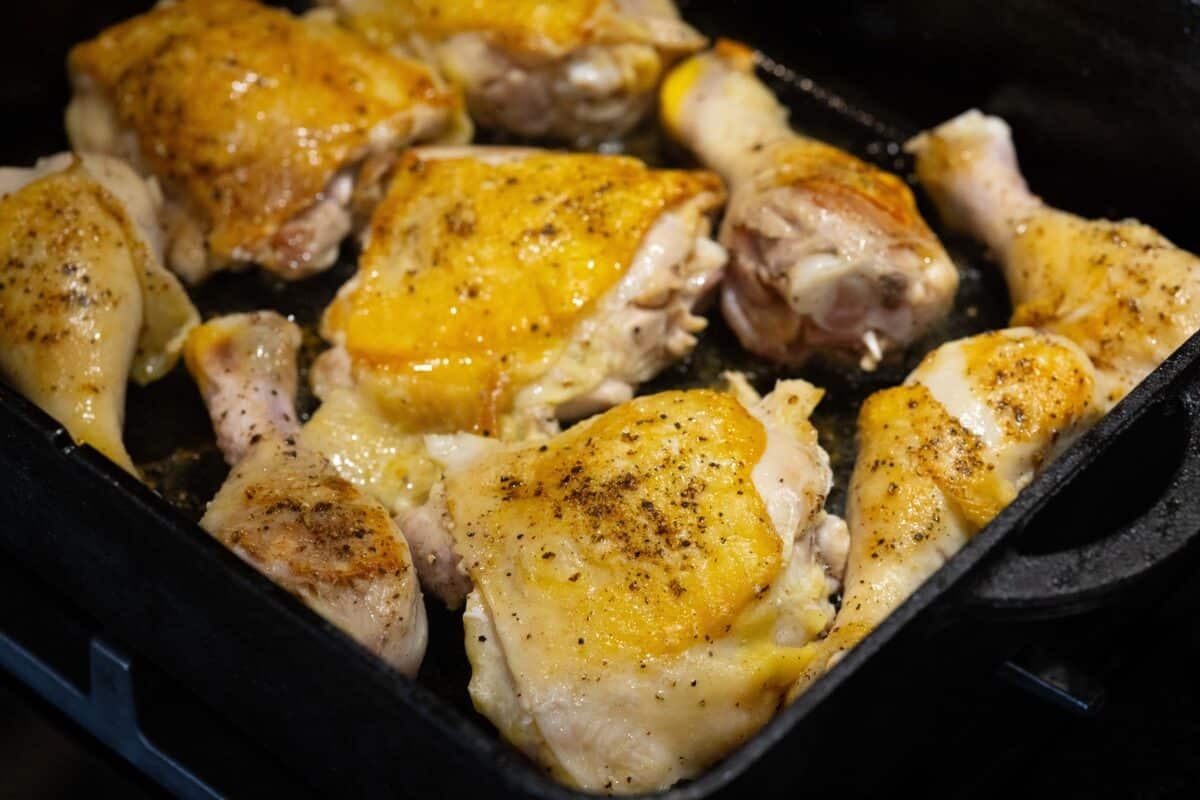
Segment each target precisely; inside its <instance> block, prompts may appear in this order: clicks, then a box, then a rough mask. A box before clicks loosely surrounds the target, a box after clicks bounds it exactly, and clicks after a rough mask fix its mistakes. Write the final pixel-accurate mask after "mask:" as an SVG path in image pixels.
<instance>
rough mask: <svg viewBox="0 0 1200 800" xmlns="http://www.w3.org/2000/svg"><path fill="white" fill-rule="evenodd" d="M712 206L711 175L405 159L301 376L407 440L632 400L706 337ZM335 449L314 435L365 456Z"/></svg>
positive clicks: (469, 158)
mask: <svg viewBox="0 0 1200 800" xmlns="http://www.w3.org/2000/svg"><path fill="white" fill-rule="evenodd" d="M721 199H722V194H721V187H720V183H719V181H718V179H717V178H716V176H715V175H712V174H710V173H706V172H698V171H680V170H651V169H648V168H646V167H645V165H643V164H642V163H641V162H639V161H636V160H634V159H632V158H625V157H618V156H598V155H570V154H562V153H548V152H543V151H537V150H510V149H496V148H461V149H450V150H445V149H440V150H439V149H417V150H413V151H410V152H409V153H408V154H406V155H405V156H404V157H403V159H402V160H401V163H400V165H399V167H398V169H397V173H396V177H395V179H394V181H393V183H392V185H391V188H390V190H389V193H388V196H387V198H386V199H385V200H384V201H383V202H382V203H381V204H380V205H379V207H378V210H377V212H376V214H375V217H374V220H373V222H372V224H371V227H370V229H369V231H368V235H367V239H366V243H365V245H364V248H363V252H362V256H361V259H360V262H359V271H358V274H357V275H356V276H355V277H354V278H353V279H352V280H351V281H350V282H348V283H347V284H346V285H345V286H344V287H343V288H342V290H341V292H340V293H339V294H338V297H337V299H336V300H335V301H334V303H333V304H332V305H331V306H330V308H329V309H328V310H327V311H326V314H325V317H324V320H323V328H322V332H323V334H324V335H325V336H326V338H327V339H329V340H330V341H331V342H333V343H334V345H335V347H334V348H333V349H332V350H330V351H328V352H327V353H326V354H324V355H323V356H322V358H321V359H320V361H319V362H318V365H317V368H316V369H315V370H314V375H315V378H316V380H315V388H316V391H317V394H318V396H320V397H321V398H322V400H325V401H327V402H328V401H332V400H333V397H332V396H333V395H334V394H336V393H338V392H341V391H345V390H352V391H355V392H357V393H358V394H359V395H360V396H361V398H362V399H361V400H360V401H359V402H358V403H357V405H358V408H359V410H360V411H361V412H365V413H368V414H372V415H376V416H382V417H383V418H384V419H386V420H387V421H388V424H389V425H391V426H393V427H394V428H395V429H396V430H397V431H399V432H400V433H402V434H414V435H421V434H425V433H453V432H456V431H471V432H475V433H481V434H484V435H491V436H499V437H501V438H506V439H515V438H522V437H525V436H529V435H535V434H542V435H544V434H547V433H553V432H554V431H556V430H557V420H559V419H576V418H579V417H583V416H586V415H588V414H591V413H594V412H596V411H599V410H603V409H605V408H608V407H610V406H612V405H615V404H617V403H621V402H624V401H626V400H629V399H630V398H631V397H632V396H633V389H634V386H635V385H636V384H638V383H640V382H642V381H645V380H648V379H649V378H651V377H653V376H654V375H655V374H656V373H658V372H659V371H660V370H661V369H662V368H663V367H665V366H666V365H667V364H669V363H671V362H672V361H674V360H676V359H678V358H681V357H683V356H684V355H686V354H687V353H688V352H690V351H691V349H692V347H693V346H694V345H695V343H696V337H695V335H696V333H698V332H699V331H700V330H702V329H703V328H704V325H705V320H704V319H703V318H701V317H698V316H695V315H694V314H693V313H692V309H693V308H694V307H695V306H696V304H697V303H698V302H700V300H701V299H702V298H703V297H704V296H705V295H706V294H707V293H708V292H709V290H710V289H711V288H712V287H713V286H714V285H715V284H716V283H717V281H718V280H719V278H720V275H721V270H722V267H723V265H724V262H725V253H724V250H723V249H722V248H721V247H720V246H719V245H717V244H716V243H714V242H713V241H711V240H710V239H709V238H708V236H709V230H710V228H709V226H710V219H709V218H710V215H711V214H712V213H713V212H715V210H716V209H717V207H718V206H719V205H720V202H721ZM346 409H347V403H346V401H344V400H338V401H337V405H336V406H335V408H334V409H333V410H331V411H330V412H329V414H334V413H336V414H337V415H338V419H337V420H336V421H330V420H329V419H328V418H325V419H322V420H320V421H319V422H318V421H317V420H314V424H319V425H320V426H321V427H322V428H325V429H326V430H329V431H330V432H331V433H333V429H334V428H340V429H341V430H343V431H344V430H346V425H345V416H344V415H343V413H342V412H343V411H345V410H346ZM324 416H325V415H324V414H322V412H318V417H324ZM364 424H366V425H373V423H364ZM372 435H373V436H376V437H377V434H372ZM337 438H342V439H346V438H348V437H344V436H342V437H338V436H336V435H329V436H327V437H326V439H327V441H329V442H330V443H331V444H333V445H334V450H330V449H326V451H325V452H326V453H327V454H330V457H331V458H334V457H335V455H337V457H338V458H341V459H342V460H344V461H347V462H353V463H357V464H362V463H364V462H365V461H369V460H371V459H373V458H374V457H375V456H373V455H372V454H371V453H370V452H365V451H366V450H376V451H377V448H374V446H373V445H372V444H370V443H369V442H368V441H367V437H366V436H358V437H355V438H356V439H357V441H348V442H347V443H346V444H343V445H342V448H343V449H342V450H340V451H337V452H335V450H336V448H337V446H336V443H335V442H333V440H334V439H337ZM376 441H378V439H377V438H376ZM400 449H404V448H400ZM421 453H423V448H418V449H416V450H412V449H411V448H409V449H408V451H406V453H404V454H401V455H402V456H403V461H405V462H409V459H410V457H415V458H420V454H421ZM335 463H336V460H335ZM422 470H423V468H422V467H421V465H419V464H418V465H415V468H414V469H412V470H409V469H406V468H404V467H403V466H394V465H389V466H383V467H373V468H371V471H372V472H373V473H375V474H380V475H383V474H387V475H393V476H394V475H397V474H405V475H408V476H411V475H413V474H415V473H420V472H422ZM353 471H354V472H358V473H361V472H362V470H361V469H360V468H356V469H354V470H353ZM344 474H347V475H348V473H344ZM425 474H428V473H425ZM431 482H432V481H429V480H426V481H424V482H418V483H417V484H416V485H415V487H414V488H413V489H412V490H411V491H410V490H409V489H407V488H406V489H404V490H403V491H402V492H401V494H402V495H404V497H403V498H398V497H397V496H396V495H394V494H391V493H388V494H385V495H383V497H384V501H385V502H386V503H388V504H389V505H391V506H392V507H393V508H395V509H396V510H399V509H400V508H401V507H403V506H405V505H407V504H408V502H409V501H410V500H411V501H413V502H417V503H420V502H422V501H423V500H424V494H425V493H426V492H428V490H429V486H430V483H431ZM393 490H394V487H393ZM405 498H407V499H405Z"/></svg>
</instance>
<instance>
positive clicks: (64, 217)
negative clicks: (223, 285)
mask: <svg viewBox="0 0 1200 800" xmlns="http://www.w3.org/2000/svg"><path fill="white" fill-rule="evenodd" d="M161 206H162V200H161V198H160V196H159V195H158V193H157V191H156V190H155V187H154V185H153V184H148V183H146V182H145V181H143V180H142V179H141V178H139V177H138V176H137V174H136V173H134V172H133V170H131V169H130V168H129V167H128V166H127V165H125V164H124V163H122V162H119V161H117V160H115V159H111V158H107V157H104V156H75V155H72V154H70V153H62V154H59V155H56V156H53V157H50V158H45V159H42V160H41V161H39V162H38V164H37V165H36V166H35V167H33V168H31V169H20V168H4V169H0V375H2V376H3V377H4V379H5V380H7V381H8V382H10V383H11V384H12V385H13V386H14V388H16V389H17V390H18V391H19V392H21V393H22V394H23V395H25V396H26V397H28V398H29V399H30V400H32V401H33V402H34V403H36V404H37V405H38V406H40V407H41V408H42V409H43V410H45V411H46V413H48V414H50V416H52V417H54V418H55V419H56V420H58V421H59V422H61V423H62V424H63V425H64V426H65V427H66V429H67V431H68V432H70V434H71V437H72V438H73V439H74V440H75V441H76V442H78V443H80V444H89V445H91V446H93V447H95V448H96V449H97V450H99V451H100V452H101V453H103V454H104V455H105V456H107V457H108V458H109V459H111V460H112V461H115V462H116V463H117V464H119V465H120V466H122V467H124V468H125V469H126V470H128V471H129V472H131V473H133V474H135V475H136V474H137V471H136V470H135V469H134V466H133V461H132V460H131V459H130V457H129V454H128V453H127V452H126V450H125V445H124V444H123V443H122V441H121V429H122V421H123V419H124V416H125V383H126V379H127V378H129V377H132V378H133V379H134V380H135V381H137V382H138V383H139V384H146V383H150V382H151V381H154V380H157V379H158V378H160V377H162V376H163V375H165V374H166V373H167V372H169V371H170V370H171V368H172V367H173V366H174V365H175V362H176V361H177V360H178V358H179V351H180V349H181V348H182V347H183V341H184V339H185V338H186V336H187V332H188V330H189V329H190V328H191V327H192V326H194V325H195V324H196V323H198V322H199V315H198V314H197V313H196V309H195V308H194V307H193V306H192V303H191V301H190V300H188V297H187V294H186V293H185V292H184V291H183V287H182V286H180V285H179V281H177V280H176V279H175V276H173V275H171V273H169V272H167V271H166V270H165V269H164V268H163V266H162V243H161V234H160V232H159V227H158V218H159V212H160V211H161Z"/></svg>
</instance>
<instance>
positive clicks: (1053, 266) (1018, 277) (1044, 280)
mask: <svg viewBox="0 0 1200 800" xmlns="http://www.w3.org/2000/svg"><path fill="white" fill-rule="evenodd" d="M907 147H908V149H909V150H910V151H911V152H913V153H915V154H916V156H917V175H918V176H919V178H920V179H921V182H922V183H923V184H924V185H925V187H926V188H927V190H928V191H929V193H930V195H931V196H932V197H933V199H934V202H935V203H936V205H937V207H938V209H939V211H940V212H941V214H942V217H943V219H944V220H945V222H946V224H947V225H949V226H950V227H952V228H954V229H956V230H959V231H961V232H963V233H966V234H969V235H971V236H974V237H976V238H978V239H980V240H981V241H983V242H984V243H985V244H986V245H987V246H988V247H989V248H990V249H991V251H992V252H993V253H994V255H995V257H996V258H997V260H999V262H1000V263H1001V265H1002V266H1003V268H1004V275H1005V278H1006V279H1007V281H1008V287H1009V292H1010V294H1011V295H1012V303H1013V309H1014V311H1013V317H1012V324H1013V325H1030V326H1033V327H1035V328H1039V329H1042V330H1047V331H1052V332H1054V333H1058V334H1062V335H1063V336H1066V337H1067V338H1068V339H1070V340H1072V341H1073V342H1075V343H1076V344H1078V345H1079V346H1080V347H1082V348H1083V350H1084V352H1086V353H1087V354H1088V356H1089V357H1090V358H1091V360H1092V363H1093V364H1094V365H1095V368H1096V379H1097V382H1098V384H1099V387H1100V400H1101V404H1102V406H1103V408H1104V409H1106V410H1107V409H1108V408H1111V407H1112V406H1113V405H1115V404H1116V403H1117V402H1118V401H1119V400H1120V399H1121V398H1122V397H1124V396H1125V395H1126V394H1128V392H1129V391H1130V390H1131V389H1132V388H1133V387H1134V386H1136V385H1137V384H1138V383H1140V382H1141V380H1142V379H1143V378H1145V377H1146V375H1148V374H1149V373H1150V372H1151V371H1153V370H1154V368H1155V367H1157V366H1158V365H1159V364H1160V363H1161V362H1162V361H1163V360H1164V359H1165V358H1166V357H1167V356H1168V355H1170V354H1171V352H1172V351H1174V350H1175V348H1177V347H1179V346H1180V345H1181V344H1183V342H1184V341H1185V340H1186V339H1187V338H1188V337H1189V336H1191V335H1192V334H1193V333H1194V332H1195V331H1196V330H1197V329H1198V328H1200V259H1198V258H1197V257H1196V256H1194V255H1192V254H1191V253H1188V252H1186V251H1184V250H1180V249H1179V248H1177V247H1175V246H1174V245H1173V244H1171V242H1169V241H1168V240H1167V239H1166V238H1165V237H1163V236H1162V235H1161V234H1159V233H1158V232H1157V231H1155V230H1154V229H1153V228H1150V227H1148V226H1146V225H1142V224H1141V223H1139V222H1137V221H1136V220H1131V219H1127V220H1123V221H1120V222H1112V221H1109V220H1086V219H1083V218H1081V217H1077V216H1075V215H1074V214H1068V213H1066V212H1063V211H1058V210H1056V209H1053V208H1049V207H1047V206H1046V205H1045V204H1044V203H1043V202H1042V201H1041V199H1040V198H1038V197H1036V196H1035V195H1033V194H1031V193H1030V191H1029V189H1028V187H1027V186H1026V185H1025V181H1024V179H1023V178H1022V177H1021V173H1020V172H1019V171H1018V168H1017V156H1016V152H1015V150H1014V149H1013V143H1012V134H1011V132H1010V131H1009V128H1008V125H1006V124H1005V123H1004V121H1003V120H1000V119H997V118H996V117H986V116H984V115H983V114H981V113H979V112H978V111H968V112H967V113H965V114H963V115H961V116H959V117H957V118H956V119H953V120H951V121H950V122H947V123H945V124H944V125H942V126H940V127H938V128H936V129H934V130H933V131H931V132H929V133H925V134H922V135H921V136H918V137H916V138H915V139H913V140H912V141H911V142H909V143H908V145H907Z"/></svg>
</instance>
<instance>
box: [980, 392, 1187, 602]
mask: <svg viewBox="0 0 1200 800" xmlns="http://www.w3.org/2000/svg"><path fill="white" fill-rule="evenodd" d="M1182 388H1183V391H1181V392H1179V394H1177V395H1176V396H1175V398H1174V399H1165V400H1163V401H1161V402H1168V403H1173V404H1177V407H1176V408H1175V409H1173V410H1174V411H1175V412H1176V413H1180V414H1182V416H1183V420H1182V428H1183V430H1182V434H1183V436H1184V439H1185V444H1184V451H1183V458H1182V462H1181V464H1180V466H1179V468H1178V469H1177V470H1176V471H1175V473H1174V475H1173V476H1172V477H1171V479H1170V481H1169V483H1168V484H1167V486H1166V488H1165V490H1164V491H1163V493H1162V494H1161V495H1160V496H1159V498H1158V499H1157V500H1156V501H1154V503H1153V505H1152V506H1151V507H1150V508H1149V509H1148V510H1147V511H1146V512H1145V513H1143V514H1142V515H1141V516H1139V517H1138V518H1137V519H1135V520H1133V521H1132V522H1130V523H1128V524H1126V525H1124V526H1122V527H1121V528H1119V529H1118V530H1117V531H1115V532H1114V533H1112V534H1110V535H1108V536H1106V537H1104V538H1103V539H1100V540H1098V541H1094V542H1090V543H1088V544H1085V545H1081V546H1079V547H1075V548H1072V549H1068V550H1063V551H1060V552H1054V553H1045V554H1029V553H1021V552H1018V551H1017V550H1015V549H1013V548H1012V547H1011V546H1010V547H1009V549H1008V550H1007V551H1005V552H1003V553H1001V554H1000V556H999V557H998V558H996V559H993V560H992V561H991V563H990V564H989V566H988V567H987V568H985V570H984V572H983V573H982V574H981V575H980V576H978V577H977V578H976V580H975V582H974V583H973V584H972V585H971V586H970V587H969V588H968V590H967V591H968V598H967V601H968V604H969V605H970V606H972V607H975V608H977V609H979V610H986V611H987V612H988V613H990V614H998V615H1001V616H1018V617H1024V618H1050V617H1059V616H1066V615H1069V614H1073V613H1077V612H1080V611H1086V610H1088V609H1091V608H1095V607H1096V606H1098V605H1100V604H1102V603H1103V602H1104V601H1105V600H1106V599H1107V598H1109V597H1111V596H1112V595H1114V594H1115V593H1117V592H1120V591H1123V590H1124V589H1126V588H1128V587H1129V586H1131V585H1133V584H1135V583H1136V582H1138V581H1140V580H1141V579H1143V578H1145V577H1146V576H1147V575H1148V574H1150V573H1152V572H1154V571H1156V570H1157V568H1158V567H1160V566H1162V565H1163V564H1164V562H1166V561H1167V560H1169V559H1170V558H1171V557H1172V556H1174V555H1175V554H1176V553H1178V552H1180V551H1181V550H1182V549H1183V548H1184V547H1185V546H1186V545H1187V544H1188V543H1189V542H1190V541H1191V540H1192V539H1193V538H1195V537H1196V535H1197V533H1200V381H1196V380H1195V379H1193V381H1191V382H1190V383H1189V384H1188V385H1186V386H1185V387H1182ZM1132 427H1133V430H1132V431H1131V430H1130V429H1129V428H1126V430H1125V431H1123V432H1122V434H1121V435H1126V436H1128V435H1136V432H1137V430H1138V428H1137V426H1136V425H1135V426H1132ZM1141 452H1143V453H1148V454H1149V457H1150V458H1153V457H1154V453H1155V452H1156V447H1155V446H1154V443H1149V444H1148V446H1146V447H1143V448H1141ZM1129 475H1130V481H1131V482H1132V481H1135V480H1137V475H1138V465H1137V464H1130V465H1129ZM1095 502H1097V503H1103V502H1104V498H1103V497H1097V498H1095ZM1032 516H1033V518H1036V516H1037V514H1036V513H1035V514H1034V515H1032ZM1027 524H1028V522H1027Z"/></svg>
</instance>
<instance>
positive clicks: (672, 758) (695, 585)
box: [404, 380, 847, 793]
mask: <svg viewBox="0 0 1200 800" xmlns="http://www.w3.org/2000/svg"><path fill="white" fill-rule="evenodd" d="M735 383H736V396H735V394H734V393H721V392H715V391H711V390H692V391H686V392H666V393H662V394H657V395H652V396H648V397H641V398H638V399H635V400H633V401H631V402H629V403H626V404H623V405H621V406H618V407H616V408H615V409H612V410H610V411H607V412H605V413H604V414H602V415H599V416H597V417H593V418H591V419H589V420H587V421H585V422H582V423H580V424H578V425H577V426H575V427H573V428H571V429H569V430H568V431H566V432H564V433H561V434H559V435H557V436H555V437H553V438H551V439H549V440H547V441H546V442H545V443H542V444H537V443H526V444H519V445H514V444H502V443H496V442H494V441H493V440H490V439H483V438H481V437H476V436H471V435H467V434H459V435H456V436H442V437H430V438H431V442H430V445H431V450H432V451H433V452H434V453H435V454H436V455H437V456H438V457H439V458H440V459H442V460H443V463H444V464H445V467H446V477H445V482H444V485H443V486H441V487H439V489H438V490H436V491H435V492H434V494H433V497H432V498H431V501H430V505H429V506H428V507H426V508H424V509H421V510H419V511H416V512H412V513H410V514H408V515H406V517H405V519H404V526H405V530H406V531H407V532H409V533H410V534H411V536H412V541H413V543H414V549H415V550H416V552H417V565H418V569H419V570H421V572H422V577H423V580H425V581H427V582H428V585H430V588H431V589H434V590H436V591H438V593H439V594H440V595H441V596H442V597H443V598H445V599H447V600H450V601H451V602H461V601H462V599H463V593H464V592H465V593H466V608H465V612H464V626H465V636H466V646H467V654H468V657H469V658H470V660H471V665H472V670H473V673H472V678H471V683H470V691H471V697H472V699H473V701H474V703H475V706H476V708H478V709H479V711H480V712H481V713H483V714H484V715H485V716H487V717H488V718H489V719H490V720H491V721H492V722H493V723H495V724H496V726H497V727H498V728H499V729H500V731H501V733H502V734H503V735H504V736H505V737H507V738H508V739H509V740H510V741H512V742H513V743H514V744H515V745H517V746H518V747H520V748H521V749H522V750H523V751H524V752H526V753H527V754H529V755H530V756H531V757H532V758H534V759H535V760H536V761H537V762H539V763H540V764H542V765H543V766H544V767H546V768H547V769H548V770H549V771H550V772H551V774H553V775H554V776H555V777H557V778H559V779H560V780H562V781H564V782H566V783H568V784H570V785H572V786H576V787H579V788H582V789H585V790H591V791H606V792H611V793H629V792H641V791H652V790H657V789H663V788H665V787H667V786H669V785H671V784H673V783H674V782H676V781H678V780H680V779H683V778H687V777H690V776H694V775H696V774H698V773H699V772H701V771H702V770H704V769H705V768H706V767H708V766H709V765H711V764H712V763H714V762H715V761H717V760H718V759H720V758H722V757H723V756H725V755H726V754H727V753H729V752H730V751H731V750H732V749H733V748H734V747H736V746H737V745H738V744H739V743H741V742H742V741H744V740H745V739H746V738H748V737H749V736H750V735H751V734H752V733H754V731H756V730H757V729H758V728H759V727H760V726H762V725H763V724H764V723H765V722H766V721H767V720H769V719H770V717H771V716H772V714H774V712H775V711H776V709H777V708H778V707H779V705H780V702H781V700H782V698H783V696H784V695H785V694H786V692H787V690H788V687H789V686H791V685H792V683H793V682H794V681H795V680H796V678H797V677H798V676H799V675H800V674H801V672H802V671H803V669H804V668H805V667H806V666H807V665H808V663H809V661H810V659H811V657H812V654H813V652H815V645H814V644H813V642H814V641H815V640H816V639H817V638H818V637H819V636H820V635H821V634H822V633H824V632H825V631H826V629H827V628H828V626H829V624H830V622H831V620H832V618H833V614H834V608H833V605H832V602H831V598H832V596H833V595H834V594H835V593H836V592H837V590H838V586H839V578H840V576H841V572H842V568H843V562H844V559H845V554H846V547H847V543H846V538H847V534H846V529H845V525H844V523H842V521H841V520H840V519H838V518H837V517H833V516H830V515H828V514H827V513H826V512H825V511H824V509H823V506H824V501H825V497H826V495H827V493H828V491H829V488H830V484H831V480H832V479H831V472H830V469H829V463H828V458H827V457H826V454H825V452H824V451H823V450H822V449H821V448H820V446H819V445H818V444H817V434H816V430H815V429H814V428H813V427H812V425H811V424H810V423H809V421H808V417H809V414H810V413H811V412H812V409H813V407H814V406H815V405H816V403H817V402H818V400H819V398H820V396H821V393H820V392H819V391H818V390H816V389H814V388H813V387H812V386H811V385H809V384H807V383H805V382H803V381H786V382H781V383H780V384H779V385H778V386H777V387H776V389H775V391H773V392H772V393H771V394H770V395H768V396H767V397H765V398H762V399H760V398H759V397H758V396H757V395H755V394H754V393H753V391H752V390H750V389H749V387H748V386H747V385H746V384H745V383H744V382H743V381H740V380H735ZM738 397H741V398H742V399H741V400H740V401H739V399H738ZM444 559H451V562H452V563H449V564H447V563H445V561H444ZM459 559H461V560H459ZM456 570H457V574H456ZM447 579H449V580H448V581H447ZM701 731H702V733H700V732H701Z"/></svg>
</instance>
